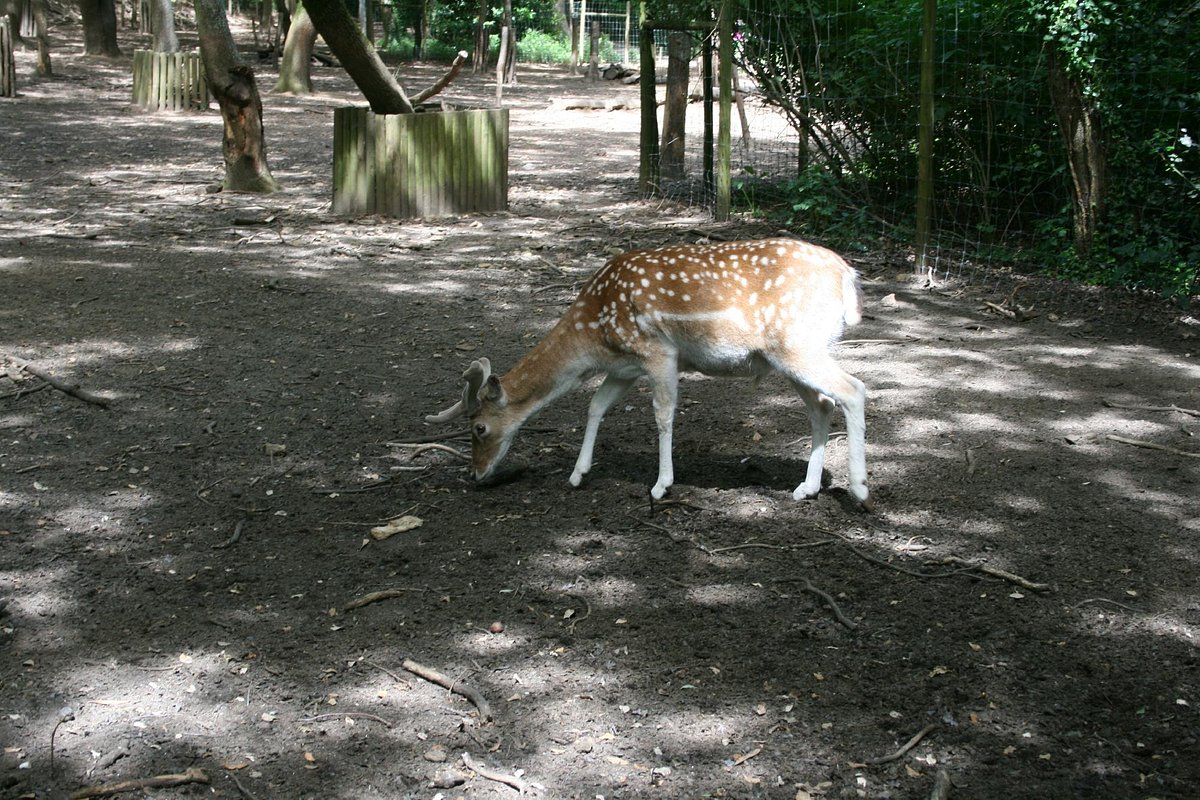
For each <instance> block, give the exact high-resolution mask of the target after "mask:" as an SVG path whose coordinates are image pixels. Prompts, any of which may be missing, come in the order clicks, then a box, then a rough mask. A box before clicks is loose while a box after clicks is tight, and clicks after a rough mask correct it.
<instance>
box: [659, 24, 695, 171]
mask: <svg viewBox="0 0 1200 800" xmlns="http://www.w3.org/2000/svg"><path fill="white" fill-rule="evenodd" d="M691 51H692V37H691V36H689V35H687V34H686V33H684V32H682V31H672V32H671V34H670V37H669V38H668V39H667V95H666V101H665V102H664V103H663V122H662V127H663V130H662V177H663V180H679V179H680V178H682V177H683V174H684V169H683V159H684V150H685V147H686V144H687V138H686V137H687V105H688V78H689V77H690V76H689V72H690V69H691V64H690V62H689V61H688V56H690V55H691Z"/></svg>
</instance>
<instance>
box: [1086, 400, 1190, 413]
mask: <svg viewBox="0 0 1200 800" xmlns="http://www.w3.org/2000/svg"><path fill="white" fill-rule="evenodd" d="M1104 405H1105V406H1106V407H1108V408H1123V409H1125V410H1127V411H1176V412H1178V413H1180V414H1187V415H1188V416H1189V417H1200V411H1197V410H1196V409H1194V408H1180V407H1179V406H1177V405H1175V404H1174V403H1172V404H1171V405H1169V406H1136V405H1126V404H1124V403H1114V402H1112V401H1111V400H1105V401H1104Z"/></svg>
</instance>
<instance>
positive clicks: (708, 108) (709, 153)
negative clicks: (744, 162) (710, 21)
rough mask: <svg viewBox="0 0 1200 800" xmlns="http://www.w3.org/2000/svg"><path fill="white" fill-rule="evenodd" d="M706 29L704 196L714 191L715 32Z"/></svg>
mask: <svg viewBox="0 0 1200 800" xmlns="http://www.w3.org/2000/svg"><path fill="white" fill-rule="evenodd" d="M714 33H715V31H711V30H709V31H705V33H704V38H703V40H702V41H701V47H700V81H701V84H702V88H703V91H704V196H705V197H708V196H710V195H711V194H712V193H713V191H714V184H713V46H712V42H713V34H714Z"/></svg>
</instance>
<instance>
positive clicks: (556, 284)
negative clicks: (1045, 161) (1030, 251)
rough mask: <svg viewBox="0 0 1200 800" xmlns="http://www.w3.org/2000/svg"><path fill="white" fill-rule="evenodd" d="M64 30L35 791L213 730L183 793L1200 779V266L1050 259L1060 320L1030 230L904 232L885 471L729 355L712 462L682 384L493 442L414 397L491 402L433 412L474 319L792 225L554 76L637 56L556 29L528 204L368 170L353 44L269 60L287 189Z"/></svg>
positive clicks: (526, 142)
mask: <svg viewBox="0 0 1200 800" xmlns="http://www.w3.org/2000/svg"><path fill="white" fill-rule="evenodd" d="M53 33H54V37H55V39H54V45H55V49H54V58H55V61H54V67H55V70H56V75H55V77H54V78H53V79H49V80H37V79H34V78H31V77H30V75H31V73H32V66H33V63H32V55H31V54H27V53H22V54H20V55H19V57H18V65H19V67H20V68H21V75H22V78H23V80H22V81H21V83H20V86H19V89H20V93H21V95H20V97H18V98H16V99H8V100H2V101H0V300H2V302H0V369H3V370H4V372H0V554H2V556H0V603H3V609H2V610H0V629H2V630H0V712H2V713H0V744H2V745H3V752H2V754H0V797H6V798H58V797H66V796H67V795H68V794H69V793H70V792H72V791H75V790H77V789H79V788H81V787H95V786H100V785H102V784H108V783H112V782H116V781H122V780H136V779H144V778H149V777H152V776H158V775H166V774H176V773H185V771H186V770H189V769H198V770H201V771H202V773H203V775H204V776H205V777H206V778H207V780H208V781H209V782H210V783H209V785H202V784H199V783H189V784H187V785H185V786H182V787H179V788H171V789H161V790H157V791H153V792H146V791H145V790H143V793H145V794H150V793H152V794H153V796H155V797H202V796H219V797H231V798H236V797H246V798H260V799H262V800H265V799H266V798H446V799H447V800H450V799H451V798H459V797H462V798H468V799H469V798H492V797H494V798H506V797H510V796H515V795H516V794H517V791H518V789H516V788H513V786H522V785H523V786H524V787H525V789H526V790H527V791H529V792H531V793H533V794H537V795H540V796H544V797H551V798H589V799H590V798H618V797H645V798H652V797H657V798H701V797H728V798H788V800H791V799H792V798H808V797H813V798H844V797H868V798H917V797H929V796H930V795H931V793H932V792H933V791H934V782H935V777H936V776H937V775H938V774H939V773H942V772H944V773H945V775H946V776H947V777H948V778H949V780H950V785H949V789H948V792H949V793H948V795H942V796H949V797H962V798H1016V797H1037V798H1084V797H1086V798H1124V799H1128V798H1184V797H1188V798H1191V797H1196V796H1200V742H1198V739H1200V717H1198V712H1200V654H1198V650H1197V645H1198V642H1200V583H1198V581H1197V569H1198V567H1200V500H1198V499H1197V495H1198V492H1200V489H1198V477H1200V461H1198V460H1197V457H1196V455H1197V453H1200V439H1198V438H1197V434H1200V417H1198V416H1197V414H1196V412H1195V411H1194V409H1198V408H1200V363H1198V361H1197V351H1198V349H1200V342H1198V340H1197V333H1198V330H1200V329H1197V328H1196V327H1195V326H1194V325H1192V324H1189V318H1187V317H1186V316H1184V315H1183V314H1181V313H1180V312H1179V311H1178V310H1176V309H1174V308H1173V307H1171V306H1168V305H1165V304H1162V303H1159V302H1158V301H1156V300H1154V299H1153V298H1141V297H1135V296H1132V295H1128V294H1123V293H1117V292H1097V291H1093V290H1075V289H1071V288H1070V287H1066V286H1063V285H1059V284H1053V283H1050V282H1047V281H1040V280H1037V279H1033V278H1029V279H1025V280H1024V282H1023V288H1021V289H1020V290H1019V292H1018V294H1017V295H1016V302H1018V303H1020V304H1022V305H1025V306H1028V305H1034V306H1035V310H1034V312H1033V318H1032V319H1028V320H1026V321H1020V322H1019V321H1016V320H1014V319H1010V318H1008V317H1005V316H1003V315H1000V314H997V313H996V312H995V311H993V310H992V309H990V308H989V307H988V306H987V305H985V303H986V302H991V303H994V304H997V305H1003V304H1004V303H1005V302H1006V300H1008V298H1009V297H1010V295H1011V294H1012V292H1013V291H1014V289H1015V288H1016V287H1017V286H1019V285H1021V284H1019V283H1017V280H1018V279H1017V278H1016V277H1015V276H1012V275H1007V274H990V273H988V272H986V271H983V270H979V271H975V272H974V273H973V274H974V275H975V278H976V279H975V280H974V281H973V282H972V283H971V284H969V285H957V286H954V285H940V286H938V287H935V288H932V289H930V288H923V287H918V286H916V285H914V284H911V283H908V282H906V281H905V280H904V279H903V276H904V275H905V274H906V271H907V269H908V265H907V263H906V262H905V260H904V257H903V254H902V253H888V252H879V253H873V254H870V256H869V257H865V258H859V259H856V260H855V263H856V264H857V265H858V266H859V267H860V269H861V270H862V271H863V273H864V277H865V290H866V296H867V318H866V319H865V321H864V322H863V323H862V324H861V325H860V326H858V327H856V328H854V329H853V330H852V331H850V332H849V333H848V337H847V338H848V339H850V340H851V341H850V342H848V343H846V344H843V345H841V346H840V347H839V350H838V352H839V358H840V359H841V361H842V363H843V365H844V366H845V367H846V368H847V369H848V370H850V371H851V372H853V373H855V374H857V375H858V376H859V377H861V378H862V379H863V380H864V381H865V382H866V383H867V385H868V389H869V400H868V402H869V406H868V462H869V467H870V485H871V488H872V493H873V497H874V499H875V501H876V505H877V508H876V510H875V512H874V513H873V514H864V513H861V512H860V511H858V510H857V509H856V508H854V506H853V504H852V503H851V502H850V499H849V496H848V495H847V493H846V492H845V489H844V487H845V485H846V474H845V461H846V460H845V446H844V441H843V440H838V441H836V442H835V443H834V444H833V445H831V455H830V459H829V463H828V472H829V478H830V486H829V488H828V489H827V491H826V492H823V493H822V494H821V495H820V496H819V498H817V499H816V500H813V501H808V502H799V503H798V502H795V501H793V500H792V498H791V490H792V489H793V488H794V487H795V485H796V484H798V483H799V482H800V480H801V478H802V476H803V472H804V466H805V461H806V458H807V452H806V446H807V443H806V441H805V440H804V439H803V438H802V437H803V436H804V435H805V434H806V433H807V423H806V421H805V419H804V416H803V414H802V407H801V404H800V403H799V402H798V399H797V398H796V397H794V395H793V393H792V392H791V391H789V390H788V388H787V387H785V386H784V384H783V383H782V382H781V381H779V380H770V381H766V382H764V383H763V384H762V385H761V386H759V387H757V388H753V387H752V386H751V384H750V382H749V381H716V380H708V379H700V378H698V377H696V376H688V377H687V378H685V380H684V381H683V383H682V386H681V398H682V400H681V408H680V413H679V416H678V420H677V425H676V448H675V460H676V476H677V484H676V486H675V488H674V489H673V490H672V492H671V493H670V494H669V495H668V498H667V500H666V501H664V502H660V503H654V504H651V503H649V502H648V494H647V488H648V486H649V485H650V484H651V483H652V482H653V480H654V475H655V453H656V439H655V434H654V423H653V416H652V413H651V410H650V403H649V400H648V397H647V395H646V393H645V391H644V390H635V391H634V392H633V393H632V394H631V395H630V396H629V397H628V398H627V399H626V401H625V402H623V403H622V404H620V405H619V406H618V407H617V408H616V409H614V411H613V412H612V413H611V414H610V416H609V418H608V420H607V421H606V423H605V427H604V428H603V429H602V431H601V437H600V443H599V446H598V449H597V465H596V467H595V469H594V471H593V473H592V474H591V475H590V476H589V477H588V479H587V480H586V481H585V483H584V485H583V486H582V487H580V488H579V489H572V488H571V487H570V486H569V485H568V483H567V476H568V474H569V473H570V470H571V467H572V465H573V462H574V457H575V451H576V448H577V446H578V443H579V441H580V438H581V428H582V422H583V418H584V413H585V410H586V405H587V394H586V393H582V392H581V393H577V394H573V395H570V396H568V397H567V398H565V399H564V400H562V401H560V402H559V403H558V404H556V405H554V406H552V407H550V408H549V409H548V410H546V411H545V412H544V413H543V414H542V415H541V416H540V417H538V418H537V419H536V420H535V421H533V422H532V423H531V424H530V426H529V429H528V430H527V431H525V432H524V433H523V434H522V436H521V437H520V438H519V439H518V441H517V443H516V445H515V446H514V448H513V452H512V454H511V455H510V460H511V462H512V463H513V464H515V465H519V466H523V467H524V469H523V470H522V471H521V472H519V473H518V474H516V475H515V476H513V477H512V478H511V479H510V480H508V481H507V482H504V483H502V484H501V485H498V486H492V487H488V488H476V487H474V486H472V485H471V483H470V481H469V480H468V479H467V477H466V475H465V473H464V469H463V463H462V461H461V459H460V458H459V456H458V452H455V451H463V450H464V449H466V448H467V447H468V445H467V443H466V442H465V441H464V440H463V439H461V438H459V439H447V440H442V441H438V442H436V443H435V446H432V447H428V448H424V449H422V448H420V447H416V446H412V445H405V444H401V442H403V441H404V440H412V439H416V438H418V437H427V436H431V435H434V434H439V433H442V432H443V430H444V429H442V428H435V427H433V426H430V425H427V424H426V423H425V422H424V415H426V414H429V413H434V412H437V411H439V410H441V409H442V408H444V407H445V406H447V405H448V404H449V403H450V402H451V401H452V400H453V399H454V397H455V395H456V393H457V392H458V391H459V376H460V374H461V372H462V369H463V367H464V366H465V364H466V363H467V362H468V361H469V360H470V359H472V358H477V357H479V356H482V355H486V356H488V357H489V358H491V360H492V361H493V363H494V364H495V365H496V366H497V367H498V368H499V369H504V368H505V367H507V366H509V365H511V364H513V363H514V362H515V361H516V360H517V359H518V358H519V357H520V355H521V354H522V353H523V352H525V351H526V350H527V349H528V348H529V347H530V346H531V345H532V344H533V343H534V342H535V341H536V340H537V338H538V337H539V336H540V335H542V334H543V333H544V332H545V331H546V330H547V329H548V328H549V326H550V325H551V324H552V323H553V321H554V320H555V319H556V317H557V315H558V314H559V313H561V311H562V310H563V309H564V308H565V307H566V305H567V304H568V303H569V302H570V300H571V299H572V297H573V293H574V291H576V290H577V289H578V287H579V285H580V283H581V281H582V280H583V279H584V278H585V277H586V276H587V275H588V274H590V273H591V272H592V271H594V270H595V269H597V268H598V267H599V266H600V265H601V264H602V263H603V262H604V260H605V259H606V258H607V257H608V255H609V254H610V253H612V252H616V251H619V250H622V249H627V248H630V247H644V246H654V245H659V244H665V243H669V242H681V241H696V240H698V239H699V237H700V236H702V235H706V234H707V235H712V236H719V237H721V238H738V237H751V236H758V235H761V234H764V233H773V232H774V231H773V229H771V228H770V227H769V226H768V225H766V224H764V223H762V222H760V221H756V220H752V219H739V220H737V221H735V222H733V223H730V224H725V225H714V224H713V223H712V222H711V220H710V219H709V218H708V217H707V216H706V215H705V214H704V213H703V212H702V211H699V210H694V209H683V208H678V207H674V206H669V205H666V204H655V203H649V202H642V201H639V200H638V199H637V197H636V192H635V189H636V187H635V180H636V152H635V148H636V130H637V112H636V111H632V110H624V111H611V112H605V111H586V112H585V111H562V112H557V111H556V112H550V111H548V110H547V107H548V106H549V104H550V101H551V100H552V99H553V98H556V97H567V96H588V97H597V98H600V99H605V100H608V99H617V98H619V97H625V96H629V97H632V95H633V94H634V91H633V90H631V89H626V88H624V87H617V86H614V85H612V84H604V85H602V86H599V87H597V88H591V87H588V86H586V85H585V84H583V83H582V82H581V81H580V80H579V79H575V78H570V77H568V76H565V75H563V74H562V73H561V72H560V71H559V70H553V69H532V68H531V69H527V70H524V71H523V73H522V75H521V83H520V86H519V87H518V88H516V89H515V90H512V91H510V92H508V93H507V96H506V98H507V99H506V102H507V103H508V104H509V105H510V107H511V108H512V120H511V122H512V147H511V154H510V159H511V184H512V185H511V193H510V200H511V210H510V212H508V213H504V214H495V215H488V216H481V217H464V218H454V219H446V220H438V221H434V222H427V223H409V222H395V221H390V220H387V219H382V218H365V219H345V218H338V217H335V216H333V215H332V214H331V213H330V192H331V189H330V164H329V158H330V143H331V133H332V111H331V109H332V107H334V106H335V105H337V104H340V103H345V102H357V101H358V99H357V95H356V93H355V92H354V91H353V90H352V86H351V85H350V84H349V82H348V81H347V80H346V79H344V78H342V77H340V76H339V75H338V74H337V73H336V72H335V71H333V70H330V69H318V70H317V84H318V88H319V89H320V91H321V92H322V94H321V95H320V96H316V97H310V98H304V99H297V98H290V97H281V96H277V95H274V94H272V93H271V92H270V91H269V89H270V87H271V86H272V84H273V78H274V75H273V73H272V68H271V66H270V65H269V64H265V63H264V64H262V65H260V67H259V81H260V87H262V88H263V90H264V102H265V107H266V123H267V126H268V136H269V150H268V155H269V158H270V162H271V165H272V168H273V171H274V174H275V176H276V177H277V178H278V179H279V180H280V181H281V183H282V184H283V186H284V190H283V191H282V192H280V193H278V194H275V195H271V196H265V197H264V196H239V195H224V194H220V193H215V192H213V191H211V189H212V187H213V186H214V184H216V183H218V182H219V180H220V177H221V174H222V169H221V165H220V131H221V123H220V119H219V117H218V115H217V114H216V113H215V112H212V113H209V114H203V115H169V114H163V115H144V114H138V113H134V112H132V111H131V110H130V108H129V103H128V98H129V94H130V78H129V75H130V59H129V58H128V57H126V58H122V59H118V60H114V61H105V62H101V63H93V62H87V61H84V60H83V59H81V58H79V57H78V56H77V55H76V54H75V53H76V52H77V50H78V47H77V45H78V32H77V31H76V30H73V29H70V28H67V29H55V30H54V31H53ZM133 44H134V40H133V39H126V40H123V46H124V47H125V51H126V52H127V53H131V52H132V49H133ZM439 72H440V70H439V69H437V68H433V67H430V68H424V67H417V68H406V70H405V72H404V74H403V76H402V77H403V79H404V80H405V82H406V83H407V84H408V85H409V86H410V88H421V87H423V86H425V85H427V84H429V83H431V82H432V80H433V79H434V77H435V76H436V75H437V74H439ZM493 91H494V90H493V87H492V85H491V84H490V83H488V82H486V81H484V80H483V79H481V78H474V77H466V78H463V79H462V80H460V81H459V82H458V83H456V84H455V85H454V86H453V87H452V89H451V91H450V92H449V96H450V97H452V98H459V99H463V100H474V101H476V102H479V101H486V100H487V99H488V98H489V97H491V95H492V92H493ZM17 359H21V360H25V361H28V362H29V363H31V364H32V365H33V366H34V367H35V368H36V369H40V370H42V371H45V372H47V373H49V374H51V375H53V376H57V377H58V378H61V379H62V380H64V381H67V382H71V383H77V384H79V385H80V386H82V387H83V388H84V389H86V390H88V391H90V392H92V393H94V394H95V395H97V396H99V397H100V398H103V399H104V400H106V401H107V402H108V405H107V408H105V407H102V406H100V405H97V404H95V403H92V402H87V401H86V400H83V399H79V398H77V397H75V396H71V395H68V394H66V393H63V392H61V391H58V390H57V389H55V388H51V387H47V386H46V385H45V384H44V383H43V381H41V380H40V379H37V378H35V377H33V376H32V375H31V374H30V373H29V372H26V371H23V370H21V369H20V368H19V366H18V365H19V364H20V363H22V362H21V361H18V360H17ZM1172 407H1175V408H1172ZM1189 409H1192V411H1190V413H1189V411H1188V410H1189ZM452 427H453V426H452ZM1114 436H1116V437H1123V438H1124V439H1128V440H1137V441H1142V442H1148V443H1151V444H1153V445H1154V446H1155V447H1157V448H1158V449H1150V448H1148V447H1142V446H1137V445H1134V444H1129V443H1127V442H1125V441H1120V440H1118V439H1114V438H1111V437H1114ZM447 448H449V449H447ZM402 516H412V517H416V518H419V519H420V520H421V522H422V524H421V525H420V527H416V528H412V529H409V530H407V531H404V532H401V533H397V534H395V535H394V536H392V537H391V538H388V539H386V540H376V539H375V538H373V537H372V535H371V533H370V531H371V528H372V527H374V526H378V525H381V524H382V523H384V522H386V521H388V520H392V519H395V518H398V517H402ZM947 559H953V560H950V561H947ZM806 581H807V583H806ZM810 588H811V589H812V590H815V591H810V590H809V589H810ZM388 590H390V592H391V594H390V596H386V597H384V598H383V599H379V600H378V601H377V602H374V603H370V604H367V605H361V606H358V607H354V605H355V601H356V600H360V599H363V598H365V597H366V596H367V595H368V594H369V593H372V592H380V591H388ZM494 623H499V624H498V625H496V624H494ZM494 631H499V632H494ZM406 660H409V661H410V662H414V663H415V664H417V665H424V666H425V667H428V668H432V669H434V670H437V671H438V672H440V673H441V674H442V675H443V676H445V677H447V678H448V679H449V681H450V682H451V685H452V687H453V688H454V689H456V690H464V689H466V690H471V691H474V692H477V697H478V698H479V699H481V700H482V701H483V702H484V703H485V704H487V705H488V706H490V715H491V719H485V718H484V714H483V713H482V711H483V709H481V708H480V707H479V706H478V705H477V704H476V703H475V702H473V701H472V700H471V699H470V698H469V697H466V696H464V694H462V693H456V692H455V691H453V690H448V689H447V688H444V687H442V686H439V685H437V684H436V683H434V682H432V681H431V680H428V679H426V678H425V677H422V676H420V675H418V674H416V673H414V672H412V671H410V670H409V669H408V668H407V666H412V664H407V666H406ZM467 694H469V692H467ZM916 737H919V739H918V740H917V741H916V742H915V744H912V740H913V739H914V738H916ZM908 744H912V746H911V747H907V749H906V745H908ZM464 756H465V758H466V759H468V760H470V761H471V763H473V764H475V765H476V766H477V767H478V769H469V768H468V767H467V766H466V765H465V763H464V760H463V759H464ZM489 776H490V777H489ZM502 777H506V778H507V779H508V780H509V781H510V782H511V783H512V784H513V786H510V785H506V784H505V783H503V782H500V781H499V780H496V778H502ZM943 788H944V787H943Z"/></svg>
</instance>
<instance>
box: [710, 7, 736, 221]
mask: <svg viewBox="0 0 1200 800" xmlns="http://www.w3.org/2000/svg"><path fill="white" fill-rule="evenodd" d="M733 15H734V4H733V2H732V0H721V12H720V18H719V19H718V21H717V26H718V33H717V36H718V39H717V59H718V61H719V62H720V66H719V67H718V78H717V81H718V89H717V91H718V92H720V103H721V107H720V115H719V117H718V122H717V197H716V203H715V206H714V208H713V219H715V220H716V221H718V222H723V221H725V220H727V219H729V212H730V209H731V207H732V203H731V198H732V187H733V170H732V163H731V162H732V152H731V149H730V146H729V136H730V131H731V129H732V128H733V125H732V120H731V119H730V117H731V116H732V115H733V104H732V103H731V102H730V100H731V99H732V97H733Z"/></svg>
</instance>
